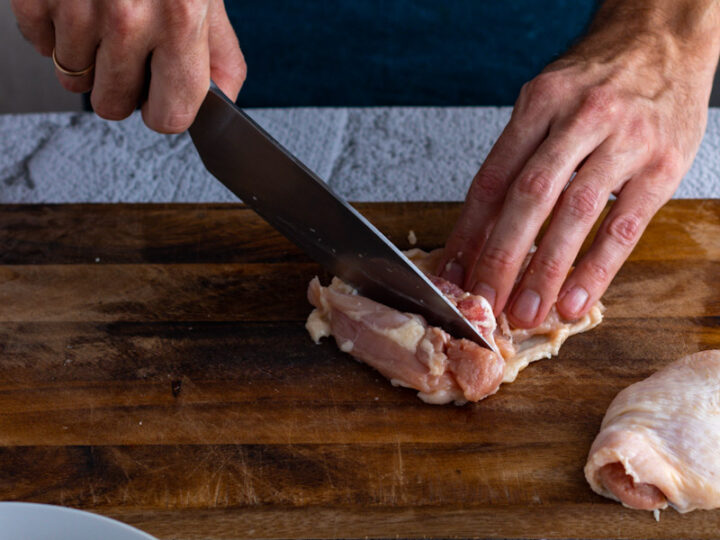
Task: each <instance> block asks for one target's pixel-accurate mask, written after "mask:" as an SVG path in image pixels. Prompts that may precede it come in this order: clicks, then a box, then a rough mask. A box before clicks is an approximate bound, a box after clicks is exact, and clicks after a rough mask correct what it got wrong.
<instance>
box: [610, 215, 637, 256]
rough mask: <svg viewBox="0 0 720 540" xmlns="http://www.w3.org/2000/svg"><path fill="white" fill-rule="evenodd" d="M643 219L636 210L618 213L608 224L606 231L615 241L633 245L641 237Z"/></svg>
mask: <svg viewBox="0 0 720 540" xmlns="http://www.w3.org/2000/svg"><path fill="white" fill-rule="evenodd" d="M642 223H643V219H642V217H641V216H640V215H638V214H637V213H634V212H627V213H622V214H618V215H617V216H615V217H613V218H612V219H611V220H610V222H609V223H608V225H607V228H606V233H607V235H608V237H610V238H611V239H612V240H613V241H614V242H616V243H618V244H620V245H622V246H625V247H632V246H634V245H635V243H636V242H637V241H638V239H639V238H640V234H641V233H642V229H643V227H642Z"/></svg>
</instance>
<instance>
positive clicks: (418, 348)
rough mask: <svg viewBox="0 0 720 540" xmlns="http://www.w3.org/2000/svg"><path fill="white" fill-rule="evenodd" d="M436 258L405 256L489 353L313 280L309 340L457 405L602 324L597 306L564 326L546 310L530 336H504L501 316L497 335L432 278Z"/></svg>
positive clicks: (490, 321)
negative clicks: (326, 340)
mask: <svg viewBox="0 0 720 540" xmlns="http://www.w3.org/2000/svg"><path fill="white" fill-rule="evenodd" d="M440 253H441V251H440V250H437V251H434V252H432V253H426V252H424V251H421V250H419V249H413V250H410V251H409V252H407V255H408V257H410V259H411V260H412V261H413V262H414V263H415V264H416V265H417V266H418V267H419V268H420V269H421V270H423V271H425V272H426V273H427V274H428V277H429V278H430V279H431V280H432V281H433V283H434V284H435V286H436V287H438V289H440V291H441V292H442V293H443V294H445V296H446V297H447V298H448V299H449V300H450V301H451V302H453V303H454V304H455V305H456V306H457V307H458V309H459V310H460V311H461V312H462V313H463V315H465V317H466V318H467V319H468V320H469V321H470V322H472V323H473V324H474V325H475V327H476V328H477V329H478V331H479V332H480V333H481V334H482V335H483V336H484V337H485V338H486V339H487V340H488V342H489V343H491V344H492V345H493V346H494V347H495V351H494V352H493V351H489V350H487V349H485V348H483V347H480V346H479V345H476V344H474V343H472V342H470V341H467V340H457V339H453V338H452V337H451V336H449V335H448V334H447V333H446V332H444V331H443V330H442V329H440V328H434V327H428V325H427V323H426V322H425V319H423V318H422V317H420V316H419V315H412V314H409V313H400V312H399V311H396V310H394V309H391V308H389V307H387V306H383V305H382V304H378V303H377V302H373V301H372V300H370V299H368V298H364V297H362V296H359V295H357V294H356V292H355V291H354V290H353V289H352V288H351V287H350V286H348V285H346V284H345V283H343V282H342V281H341V280H339V279H337V278H334V279H333V282H332V284H331V285H330V286H329V287H322V286H321V285H320V282H319V280H318V279H317V278H315V279H313V281H312V282H311V283H310V287H309V288H308V299H309V300H310V303H311V304H312V305H313V306H315V308H316V309H315V310H314V311H313V312H312V313H311V314H310V317H309V318H308V321H307V324H306V327H307V329H308V332H309V333H310V336H311V337H312V338H313V340H314V341H315V342H316V343H317V342H318V341H319V340H320V339H321V338H323V337H327V336H331V335H332V336H334V337H335V341H336V342H337V344H338V346H339V347H340V350H342V351H344V352H348V353H350V354H351V355H352V356H354V357H355V358H356V359H358V360H360V361H363V362H365V363H367V364H369V365H371V366H373V367H374V368H375V369H377V370H378V371H380V373H382V374H383V375H385V376H386V377H388V378H389V379H390V380H391V382H392V383H393V384H394V385H400V386H407V387H410V388H415V389H416V390H419V391H420V393H419V394H418V396H419V397H420V398H421V399H422V400H423V401H426V402H427V403H433V404H443V403H449V402H451V401H454V402H455V403H457V404H461V403H464V402H466V401H478V400H480V399H483V398H484V397H486V396H488V395H490V394H493V393H495V392H496V391H497V388H498V386H499V385H500V384H501V383H502V382H512V381H513V380H515V377H516V376H517V374H518V372H519V371H520V370H521V369H523V368H524V367H526V366H527V365H528V364H529V363H530V362H533V361H535V360H538V359H540V358H548V357H550V356H551V355H552V354H557V352H558V350H559V348H560V345H562V343H563V342H564V341H565V339H567V338H568V337H569V336H571V335H573V334H576V333H578V332H582V331H584V330H587V329H589V328H592V327H594V326H596V325H597V324H599V323H600V321H601V320H602V306H601V305H600V304H599V303H598V304H597V305H596V306H594V307H593V308H592V309H591V311H590V313H588V315H586V316H585V317H583V318H581V319H580V320H578V321H574V322H572V323H568V322H564V321H561V320H560V319H559V317H558V315H557V312H556V311H555V310H554V308H553V310H552V311H551V313H550V315H549V316H548V318H547V319H546V320H545V321H544V322H543V324H542V325H540V326H539V327H538V328H535V329H532V330H519V329H511V328H510V326H509V324H508V321H507V318H506V317H505V316H504V314H503V315H501V316H500V319H499V322H500V328H497V325H496V321H495V317H494V315H493V312H492V308H491V306H490V304H489V303H488V301H487V300H486V299H485V298H483V297H482V296H478V295H475V294H471V293H468V292H466V291H464V290H462V289H461V288H460V287H458V286H457V285H454V284H453V283H450V282H449V281H446V280H444V279H442V278H440V277H437V276H434V275H432V273H431V272H432V269H434V268H435V264H436V263H437V257H438V256H439V255H440Z"/></svg>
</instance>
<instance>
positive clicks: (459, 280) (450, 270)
mask: <svg viewBox="0 0 720 540" xmlns="http://www.w3.org/2000/svg"><path fill="white" fill-rule="evenodd" d="M440 277H441V278H443V279H447V280H448V281H450V282H452V283H454V284H455V285H457V286H458V287H462V284H463V278H464V277H465V271H464V270H463V267H462V266H460V263H458V262H456V261H455V260H454V259H453V260H450V261H448V263H447V264H446V265H445V267H444V268H443V270H442V272H440Z"/></svg>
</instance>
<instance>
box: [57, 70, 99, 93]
mask: <svg viewBox="0 0 720 540" xmlns="http://www.w3.org/2000/svg"><path fill="white" fill-rule="evenodd" d="M58 80H59V81H60V85H61V86H62V87H63V88H64V89H65V90H67V91H68V92H74V93H76V94H81V93H83V92H87V91H88V90H89V89H90V88H91V86H92V84H91V83H90V81H89V80H87V78H86V77H78V78H76V77H66V76H65V75H62V74H58Z"/></svg>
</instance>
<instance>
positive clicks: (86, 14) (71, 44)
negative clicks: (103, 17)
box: [53, 1, 99, 92]
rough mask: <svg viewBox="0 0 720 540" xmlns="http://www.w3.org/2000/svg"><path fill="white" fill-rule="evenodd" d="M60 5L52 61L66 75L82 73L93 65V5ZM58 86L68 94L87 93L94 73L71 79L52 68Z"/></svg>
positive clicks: (94, 48) (81, 3)
mask: <svg viewBox="0 0 720 540" xmlns="http://www.w3.org/2000/svg"><path fill="white" fill-rule="evenodd" d="M71 6H72V9H69V7H68V4H64V5H61V8H60V9H58V10H57V12H56V13H55V16H54V19H53V23H54V25H55V59H56V60H57V62H58V64H60V65H61V66H62V67H63V68H64V69H66V70H68V71H82V70H84V69H86V68H87V67H89V66H91V65H93V64H94V63H95V53H96V49H97V45H98V41H99V36H98V30H97V25H96V24H94V13H93V11H94V8H93V3H92V2H88V1H78V2H73V3H72V4H71ZM55 74H56V75H57V78H58V80H59V81H60V84H62V85H63V87H64V88H65V89H66V90H70V91H71V92H87V91H88V90H90V89H91V88H92V84H93V76H94V70H92V71H90V72H88V73H87V74H85V75H82V76H80V77H72V76H69V75H66V74H64V73H62V71H60V70H59V69H57V67H56V68H55Z"/></svg>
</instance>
